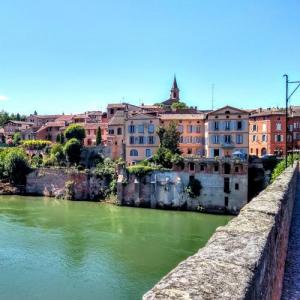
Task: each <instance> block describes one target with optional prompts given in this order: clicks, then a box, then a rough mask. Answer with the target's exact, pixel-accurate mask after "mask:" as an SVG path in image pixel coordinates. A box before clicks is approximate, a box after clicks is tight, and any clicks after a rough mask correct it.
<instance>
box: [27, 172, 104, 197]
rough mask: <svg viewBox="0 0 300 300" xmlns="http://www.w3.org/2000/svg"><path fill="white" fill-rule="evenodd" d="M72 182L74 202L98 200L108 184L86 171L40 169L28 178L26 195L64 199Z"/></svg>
mask: <svg viewBox="0 0 300 300" xmlns="http://www.w3.org/2000/svg"><path fill="white" fill-rule="evenodd" d="M67 182H69V183H70V182H71V183H72V184H71V187H72V194H73V199H74V200H98V199H99V198H100V197H101V189H104V188H105V185H106V183H105V182H104V181H102V180H100V179H98V178H97V177H95V176H92V175H90V174H89V173H87V172H85V171H78V170H76V169H55V168H40V169H37V170H35V171H33V172H31V173H30V174H29V175H28V176H27V184H26V193H27V194H33V195H41V196H48V197H58V198H63V197H65V195H66V192H67V191H66V186H67V185H68V184H66V183H67Z"/></svg>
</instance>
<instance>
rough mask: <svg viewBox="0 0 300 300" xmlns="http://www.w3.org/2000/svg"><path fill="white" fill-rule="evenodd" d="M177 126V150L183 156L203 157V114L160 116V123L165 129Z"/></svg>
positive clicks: (168, 114) (169, 114)
mask: <svg viewBox="0 0 300 300" xmlns="http://www.w3.org/2000/svg"><path fill="white" fill-rule="evenodd" d="M171 122H175V123H176V124H177V129H178V131H179V132H180V134H181V135H180V143H179V149H180V151H181V152H182V154H183V155H189V154H193V155H200V156H204V155H205V114H202V113H198V114H197V113H194V114H187V113H186V114H183V113H166V114H161V115H160V123H161V125H162V126H165V127H167V126H168V125H169V124H170V123H171Z"/></svg>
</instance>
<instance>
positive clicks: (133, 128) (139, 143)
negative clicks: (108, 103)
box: [124, 113, 159, 164]
mask: <svg viewBox="0 0 300 300" xmlns="http://www.w3.org/2000/svg"><path fill="white" fill-rule="evenodd" d="M158 127H159V118H158V116H157V115H156V114H144V113H137V114H128V115H127V117H126V118H125V130H124V131H125V135H124V136H125V145H126V146H125V160H126V162H127V163H128V164H135V163H137V162H139V161H142V160H144V159H147V158H150V157H151V156H153V155H154V154H155V153H156V151H157V149H158V147H159V137H158V135H157V134H156V131H157V128H158Z"/></svg>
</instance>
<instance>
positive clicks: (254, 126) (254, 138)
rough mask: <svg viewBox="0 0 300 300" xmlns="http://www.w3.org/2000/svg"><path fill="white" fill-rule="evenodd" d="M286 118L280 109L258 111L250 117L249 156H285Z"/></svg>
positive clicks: (283, 111)
mask: <svg viewBox="0 0 300 300" xmlns="http://www.w3.org/2000/svg"><path fill="white" fill-rule="evenodd" d="M285 138H286V117H285V110H284V109H279V108H268V109H261V108H260V109H258V110H255V111H253V112H252V113H251V114H250V116H249V154H250V155H256V156H259V157H261V156H263V155H266V154H274V155H277V156H282V155H284V154H285Z"/></svg>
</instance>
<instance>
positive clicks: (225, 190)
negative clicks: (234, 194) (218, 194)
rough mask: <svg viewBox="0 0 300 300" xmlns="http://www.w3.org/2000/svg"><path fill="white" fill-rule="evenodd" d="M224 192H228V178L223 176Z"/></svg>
mask: <svg viewBox="0 0 300 300" xmlns="http://www.w3.org/2000/svg"><path fill="white" fill-rule="evenodd" d="M224 193H227V194H228V193H230V190H229V178H224Z"/></svg>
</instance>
